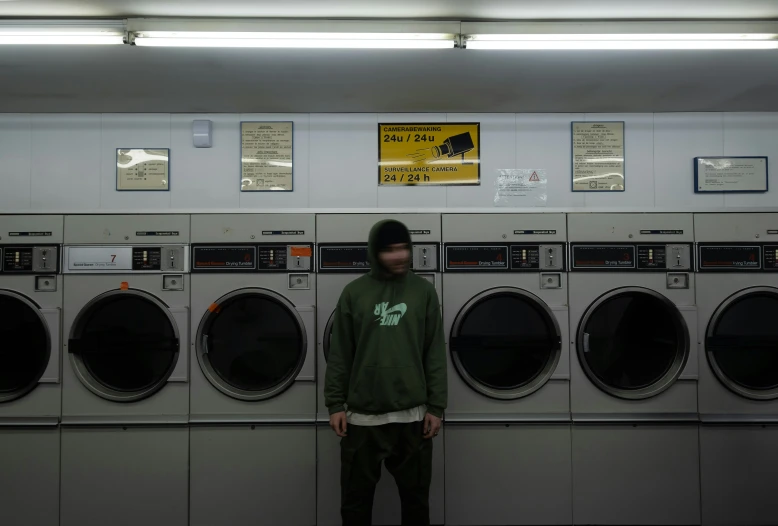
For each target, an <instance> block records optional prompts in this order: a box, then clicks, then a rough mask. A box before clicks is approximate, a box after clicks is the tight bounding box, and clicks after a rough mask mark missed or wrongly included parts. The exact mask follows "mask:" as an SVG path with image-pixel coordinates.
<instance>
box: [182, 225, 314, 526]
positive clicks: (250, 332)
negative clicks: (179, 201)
mask: <svg viewBox="0 0 778 526" xmlns="http://www.w3.org/2000/svg"><path fill="white" fill-rule="evenodd" d="M315 227H316V223H315V216H314V215H313V214H230V215H221V214H207V215H206V214H203V215H193V216H192V258H191V260H192V313H193V320H192V342H193V346H192V359H191V361H192V373H191V375H192V379H191V417H190V426H191V429H190V433H191V441H190V448H191V452H190V456H191V467H190V498H191V505H190V524H191V525H193V526H196V525H203V526H212V525H214V524H235V525H239V524H256V523H257V522H258V521H259V522H260V523H263V524H272V525H274V526H285V525H288V526H293V525H294V526H297V525H306V524H315V522H316V508H315V506H316V384H315V379H316V378H315V370H316V369H315V367H316V364H315V348H316V333H315V323H316V317H315V309H314V306H315V295H316V288H315V287H316V276H315V274H314V273H313V242H314V239H315V238H314V232H315Z"/></svg>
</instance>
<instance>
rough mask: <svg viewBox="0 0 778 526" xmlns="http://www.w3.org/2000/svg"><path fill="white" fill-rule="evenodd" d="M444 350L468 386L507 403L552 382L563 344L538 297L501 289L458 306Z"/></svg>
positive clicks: (505, 288)
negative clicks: (549, 381) (446, 346)
mask: <svg viewBox="0 0 778 526" xmlns="http://www.w3.org/2000/svg"><path fill="white" fill-rule="evenodd" d="M449 348H450V350H451V358H452V360H453V363H454V366H455V368H456V370H457V372H458V373H459V375H460V376H461V377H462V379H463V380H464V381H465V383H467V385H469V386H470V387H471V388H472V389H474V390H475V391H477V392H479V393H481V394H483V395H485V396H488V397H490V398H496V399H503V400H508V399H515V398H521V397H523V396H527V395H529V394H531V393H533V392H535V391H537V390H538V389H540V388H541V387H542V386H543V384H545V383H546V382H547V381H548V379H549V378H551V375H552V374H553V373H554V369H555V368H556V365H557V363H558V362H559V357H560V354H561V349H562V342H561V335H560V331H559V325H558V324H557V322H556V318H555V317H554V314H553V313H552V312H551V310H550V309H549V308H548V306H546V304H545V303H543V301H542V300H540V298H538V297H536V296H534V295H533V294H530V293H528V292H525V291H523V290H520V289H515V288H511V287H503V288H496V289H491V290H488V291H485V292H482V293H481V294H478V295H477V296H475V297H474V298H472V299H471V300H470V301H469V302H467V303H466V304H465V306H464V307H462V310H460V311H459V314H457V317H456V319H455V320H454V324H453V325H452V327H451V338H450V340H449Z"/></svg>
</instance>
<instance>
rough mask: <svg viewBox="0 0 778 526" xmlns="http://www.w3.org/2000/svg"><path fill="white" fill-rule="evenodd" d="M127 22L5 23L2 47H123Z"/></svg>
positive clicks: (2, 24) (0, 39)
mask: <svg viewBox="0 0 778 526" xmlns="http://www.w3.org/2000/svg"><path fill="white" fill-rule="evenodd" d="M125 35H126V31H125V24H124V21H116V20H114V21H111V20H107V21H100V20H80V21H79V20H72V21H71V20H54V21H52V20H6V21H2V22H0V45H58V46H62V45H66V46H67V45H87V46H94V45H121V44H124V43H125Z"/></svg>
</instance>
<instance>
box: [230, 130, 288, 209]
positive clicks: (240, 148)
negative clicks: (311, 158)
mask: <svg viewBox="0 0 778 526" xmlns="http://www.w3.org/2000/svg"><path fill="white" fill-rule="evenodd" d="M262 123H267V124H286V123H289V124H291V125H292V175H291V178H292V187H291V188H290V189H289V190H244V189H243V125H244V124H262ZM238 133H239V135H240V141H239V143H238V155H239V156H240V163H239V173H238V190H239V191H240V192H241V193H247V194H253V193H257V194H260V193H266V192H294V165H295V162H294V121H291V120H290V121H240V124H239V125H238Z"/></svg>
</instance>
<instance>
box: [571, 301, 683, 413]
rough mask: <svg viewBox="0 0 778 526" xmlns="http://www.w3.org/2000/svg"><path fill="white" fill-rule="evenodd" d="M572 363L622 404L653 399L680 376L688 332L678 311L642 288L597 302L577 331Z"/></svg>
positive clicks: (590, 308) (667, 302)
mask: <svg viewBox="0 0 778 526" xmlns="http://www.w3.org/2000/svg"><path fill="white" fill-rule="evenodd" d="M577 347H578V360H579V362H580V364H581V366H582V367H583V369H584V371H585V372H586V375H587V376H588V377H589V379H590V380H591V381H592V382H593V383H594V384H595V385H597V387H599V388H600V389H602V390H603V391H605V392H606V393H608V394H610V395H612V396H616V397H619V398H625V399H642V398H649V397H651V396H655V395H657V394H659V393H661V392H662V391H664V390H665V389H668V388H669V387H670V386H671V385H672V384H673V383H674V382H675V380H676V379H677V378H678V377H679V376H680V374H681V371H682V370H683V368H684V366H685V365H686V361H687V359H688V357H689V331H688V329H687V327H686V322H684V319H683V316H682V315H681V313H680V312H679V310H678V309H677V308H676V307H675V305H673V303H672V302H670V301H669V300H668V299H667V298H665V297H664V296H662V295H661V294H659V293H657V292H655V291H653V290H649V289H644V288H639V287H627V288H622V289H617V290H614V291H611V292H608V293H607V294H604V295H603V296H601V297H600V298H598V299H597V300H596V301H595V302H594V303H593V304H592V305H591V306H590V307H589V309H588V310H587V311H586V313H585V314H584V316H583V318H582V319H581V323H580V325H579V327H578V345H577Z"/></svg>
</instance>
